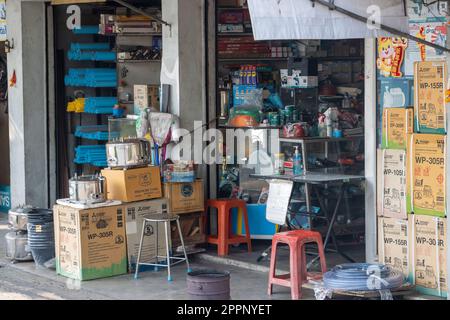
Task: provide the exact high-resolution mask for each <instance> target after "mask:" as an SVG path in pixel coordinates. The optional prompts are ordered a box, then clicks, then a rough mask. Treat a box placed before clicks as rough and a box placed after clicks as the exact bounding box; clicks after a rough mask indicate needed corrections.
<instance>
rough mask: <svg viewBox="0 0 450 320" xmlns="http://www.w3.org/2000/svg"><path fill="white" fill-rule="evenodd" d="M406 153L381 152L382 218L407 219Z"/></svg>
mask: <svg viewBox="0 0 450 320" xmlns="http://www.w3.org/2000/svg"><path fill="white" fill-rule="evenodd" d="M406 177H407V175H406V152H405V151H404V150H392V149H384V150H383V178H382V180H381V185H382V203H383V208H382V216H383V217H391V218H397V219H407V206H406Z"/></svg>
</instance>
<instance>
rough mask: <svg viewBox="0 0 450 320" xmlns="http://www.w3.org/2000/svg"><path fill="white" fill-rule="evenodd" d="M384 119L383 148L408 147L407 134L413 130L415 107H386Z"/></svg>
mask: <svg viewBox="0 0 450 320" xmlns="http://www.w3.org/2000/svg"><path fill="white" fill-rule="evenodd" d="M382 121H383V124H382V140H381V146H382V148H383V149H403V150H404V149H406V139H407V136H408V134H410V133H412V132H413V109H411V108H407V109H405V108H386V109H384V110H383V120H382Z"/></svg>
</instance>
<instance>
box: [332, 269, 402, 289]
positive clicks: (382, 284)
mask: <svg viewBox="0 0 450 320" xmlns="http://www.w3.org/2000/svg"><path fill="white" fill-rule="evenodd" d="M323 282H324V285H325V288H327V289H331V290H343V291H372V290H386V289H394V288H398V287H401V286H402V284H403V274H402V273H401V272H400V271H398V270H394V269H391V268H390V267H388V266H386V265H382V264H370V263H347V264H341V265H338V266H336V267H334V268H333V269H331V270H330V271H328V272H326V273H325V274H324V275H323Z"/></svg>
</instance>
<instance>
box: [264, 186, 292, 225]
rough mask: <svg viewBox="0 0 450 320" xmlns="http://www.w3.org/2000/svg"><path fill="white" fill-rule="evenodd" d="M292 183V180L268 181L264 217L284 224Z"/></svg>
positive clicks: (275, 222)
mask: <svg viewBox="0 0 450 320" xmlns="http://www.w3.org/2000/svg"><path fill="white" fill-rule="evenodd" d="M293 185H294V183H293V182H292V181H283V180H272V181H270V183H269V197H268V199H267V209H266V219H267V221H269V222H272V223H274V224H279V225H284V224H285V223H286V215H287V210H288V206H289V200H290V199H291V192H292V187H293Z"/></svg>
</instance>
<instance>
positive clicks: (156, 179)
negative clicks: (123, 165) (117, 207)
mask: <svg viewBox="0 0 450 320" xmlns="http://www.w3.org/2000/svg"><path fill="white" fill-rule="evenodd" d="M102 175H103V176H104V177H105V178H106V196H107V198H108V199H109V200H120V201H123V202H133V201H142V200H150V199H156V198H161V197H162V190H161V178H160V172H159V167H156V166H149V167H143V168H134V169H127V170H113V169H104V170H102Z"/></svg>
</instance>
